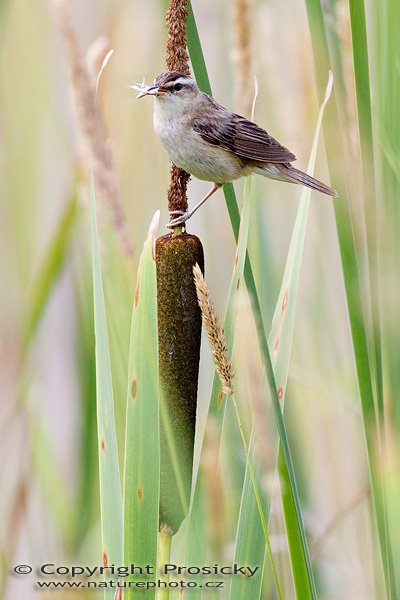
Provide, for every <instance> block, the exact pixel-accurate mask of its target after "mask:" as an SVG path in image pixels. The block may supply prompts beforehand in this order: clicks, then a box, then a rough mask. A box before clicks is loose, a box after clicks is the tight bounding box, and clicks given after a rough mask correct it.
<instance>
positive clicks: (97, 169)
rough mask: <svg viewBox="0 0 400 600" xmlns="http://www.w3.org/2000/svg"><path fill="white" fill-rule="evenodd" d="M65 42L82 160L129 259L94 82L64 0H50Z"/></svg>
mask: <svg viewBox="0 0 400 600" xmlns="http://www.w3.org/2000/svg"><path fill="white" fill-rule="evenodd" d="M53 3H54V6H55V8H56V11H57V14H58V18H59V23H60V28H61V32H62V36H63V40H64V45H65V52H66V56H67V61H68V67H69V79H70V84H71V90H72V95H73V101H74V109H75V114H76V121H77V124H78V129H79V134H80V138H81V146H82V153H83V157H84V160H85V161H86V163H87V165H88V166H89V168H90V169H91V170H93V173H94V176H95V181H96V184H97V187H98V190H99V192H100V194H101V195H102V196H104V198H105V199H106V200H107V201H108V204H109V206H110V209H111V213H112V220H113V224H114V227H115V229H116V231H117V233H118V236H119V239H120V243H121V246H122V249H123V250H124V252H125V253H126V254H127V255H128V256H131V255H132V254H133V250H132V245H131V242H130V238H129V234H128V231H127V228H126V223H125V217H124V214H123V210H122V203H121V195H120V191H119V186H118V183H117V178H116V176H115V172H114V168H113V160H112V153H111V148H110V144H109V142H108V140H107V136H106V132H105V128H104V124H103V121H102V118H101V115H100V112H99V109H98V105H97V99H96V88H95V82H94V80H93V78H92V77H91V74H90V73H89V71H88V68H87V66H86V64H85V60H84V59H83V56H82V54H81V51H80V48H79V45H78V42H77V39H76V35H75V31H74V29H73V26H72V23H71V17H70V13H69V10H68V6H67V3H66V2H65V0H53Z"/></svg>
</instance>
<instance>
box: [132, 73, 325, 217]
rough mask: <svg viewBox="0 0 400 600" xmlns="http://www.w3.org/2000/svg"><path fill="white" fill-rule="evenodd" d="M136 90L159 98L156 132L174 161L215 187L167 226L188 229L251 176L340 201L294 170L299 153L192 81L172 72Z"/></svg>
mask: <svg viewBox="0 0 400 600" xmlns="http://www.w3.org/2000/svg"><path fill="white" fill-rule="evenodd" d="M131 87H132V88H133V89H135V90H137V91H139V94H138V98H141V97H142V96H154V97H155V102H154V115H153V124H154V129H155V131H156V133H157V134H158V136H159V137H160V139H161V143H162V145H163V146H164V148H165V150H166V151H167V154H168V156H169V158H170V160H171V161H172V162H173V163H174V164H175V165H177V166H178V167H180V168H181V169H184V170H185V171H186V172H187V173H190V174H191V175H194V177H197V178H198V179H203V180H205V181H212V182H213V183H214V186H213V187H212V189H211V190H210V191H209V192H208V194H206V196H204V198H203V199H202V200H201V201H200V202H199V203H198V204H197V205H196V206H195V207H194V209H193V210H191V211H188V212H173V213H171V216H173V217H175V218H173V219H172V220H171V221H170V222H169V223H168V227H171V228H173V227H177V226H179V225H183V224H184V223H185V222H186V221H187V220H188V219H190V217H191V216H192V215H193V213H195V212H196V211H197V210H198V209H199V208H200V206H202V205H203V204H204V203H205V202H206V200H208V198H209V197H210V196H211V195H212V194H213V193H214V192H215V191H216V190H217V189H218V188H220V187H221V186H222V185H224V183H227V182H228V181H233V180H234V179H239V177H244V176H246V175H251V174H252V173H257V174H259V175H263V176H264V177H270V178H272V179H278V180H279V181H287V182H290V183H299V184H301V185H305V186H307V187H309V188H312V189H314V190H318V191H319V192H322V193H323V194H328V195H329V196H336V192H335V190H333V189H332V188H330V187H329V186H327V185H325V184H324V183H322V182H321V181H318V179H314V177H311V176H310V175H307V174H306V173H303V171H300V170H299V169H296V168H295V167H293V166H292V165H291V164H290V163H291V162H292V161H294V160H296V157H295V156H294V154H292V153H291V152H290V151H289V150H288V149H287V148H285V147H284V146H282V145H281V144H280V143H279V142H277V140H275V139H274V138H273V137H272V136H271V135H269V133H267V132H266V131H265V130H264V129H262V128H261V127H259V126H258V125H256V124H255V123H253V122H252V121H249V120H248V119H245V118H244V117H241V116H240V115H237V114H235V113H232V112H230V111H228V110H227V109H226V108H224V107H223V106H221V105H220V104H218V103H217V102H216V101H215V100H214V98H212V97H211V96H208V95H207V94H204V93H203V92H201V91H200V90H199V88H198V86H197V85H196V82H195V81H194V79H192V77H189V76H187V75H184V74H183V73H179V72H178V71H167V72H166V73H161V75H159V76H158V77H157V78H156V79H155V80H154V85H153V86H151V87H148V86H144V85H142V86H138V85H133V86H131Z"/></svg>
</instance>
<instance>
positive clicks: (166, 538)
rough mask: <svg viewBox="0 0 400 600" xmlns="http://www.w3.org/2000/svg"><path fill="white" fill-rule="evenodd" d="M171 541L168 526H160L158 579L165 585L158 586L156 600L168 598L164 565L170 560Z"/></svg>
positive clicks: (167, 578)
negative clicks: (159, 572)
mask: <svg viewBox="0 0 400 600" xmlns="http://www.w3.org/2000/svg"><path fill="white" fill-rule="evenodd" d="M171 542H172V533H171V530H170V529H169V528H168V527H162V528H161V530H160V546H159V556H160V560H159V570H160V571H161V574H160V580H161V582H162V584H164V583H165V584H166V587H163V586H162V587H160V588H159V590H158V593H157V600H169V587H168V584H169V575H166V574H164V573H165V572H164V566H165V565H166V564H169V563H170V562H171Z"/></svg>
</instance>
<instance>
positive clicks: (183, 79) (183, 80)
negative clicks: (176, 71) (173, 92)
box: [161, 77, 194, 87]
mask: <svg viewBox="0 0 400 600" xmlns="http://www.w3.org/2000/svg"><path fill="white" fill-rule="evenodd" d="M177 83H181V84H182V85H185V84H188V83H189V84H190V83H194V82H193V79H192V78H191V77H178V78H177V79H174V80H173V81H168V83H166V84H165V87H172V86H173V85H176V84H177ZM161 85H162V84H161Z"/></svg>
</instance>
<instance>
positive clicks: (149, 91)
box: [129, 84, 167, 98]
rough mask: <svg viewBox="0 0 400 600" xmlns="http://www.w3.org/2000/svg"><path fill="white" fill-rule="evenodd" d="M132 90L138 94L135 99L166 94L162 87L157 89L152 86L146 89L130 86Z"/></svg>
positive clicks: (155, 86) (143, 86)
mask: <svg viewBox="0 0 400 600" xmlns="http://www.w3.org/2000/svg"><path fill="white" fill-rule="evenodd" d="M129 87H130V88H131V89H132V90H135V91H136V92H139V93H138V95H137V96H136V98H143V96H162V95H163V94H166V93H167V90H166V89H165V88H162V87H158V86H157V85H153V86H151V87H147V86H145V85H140V86H139V85H137V84H134V85H130V86H129Z"/></svg>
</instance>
